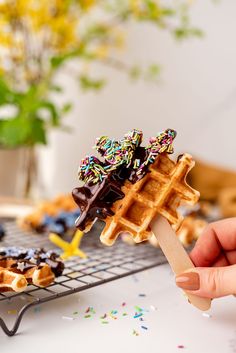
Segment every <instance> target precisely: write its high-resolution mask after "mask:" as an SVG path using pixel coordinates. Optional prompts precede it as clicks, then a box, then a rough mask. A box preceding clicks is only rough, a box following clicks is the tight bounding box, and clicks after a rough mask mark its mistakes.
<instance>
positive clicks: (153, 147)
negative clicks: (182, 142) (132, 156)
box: [134, 129, 176, 175]
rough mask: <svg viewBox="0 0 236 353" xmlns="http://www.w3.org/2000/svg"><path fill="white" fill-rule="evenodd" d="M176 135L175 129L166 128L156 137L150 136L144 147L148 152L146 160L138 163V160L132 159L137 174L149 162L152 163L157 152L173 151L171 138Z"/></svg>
mask: <svg viewBox="0 0 236 353" xmlns="http://www.w3.org/2000/svg"><path fill="white" fill-rule="evenodd" d="M175 137H176V131H175V130H171V129H167V130H165V131H163V132H160V133H159V134H158V135H157V136H156V137H151V138H150V139H149V145H148V146H146V147H145V149H146V150H147V152H148V156H147V158H146V160H145V161H144V162H143V163H142V164H141V165H140V160H135V161H134V169H138V170H137V175H139V174H141V173H142V171H143V168H145V166H147V165H148V164H150V163H154V161H155V159H156V157H157V156H158V154H160V153H163V152H166V153H173V152H174V149H173V140H174V138H175Z"/></svg>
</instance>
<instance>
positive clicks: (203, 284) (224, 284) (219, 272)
mask: <svg viewBox="0 0 236 353" xmlns="http://www.w3.org/2000/svg"><path fill="white" fill-rule="evenodd" d="M176 284H177V286H178V287H180V288H182V289H184V290H185V291H187V292H190V293H192V294H195V295H199V296H201V297H205V298H219V297H223V296H225V295H230V294H235V293H236V265H232V266H226V267H196V268H194V269H191V270H188V271H186V272H183V273H182V274H180V275H178V276H176Z"/></svg>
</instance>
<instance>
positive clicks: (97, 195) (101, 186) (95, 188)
mask: <svg viewBox="0 0 236 353" xmlns="http://www.w3.org/2000/svg"><path fill="white" fill-rule="evenodd" d="M118 180H119V181H118ZM122 180H123V179H122V177H121V174H120V175H117V180H115V177H114V175H113V176H112V178H110V177H109V176H108V177H107V178H105V179H103V181H102V182H101V183H98V184H95V185H90V184H85V185H84V186H83V187H80V188H75V189H74V190H73V191H72V196H73V198H74V200H75V202H76V203H77V205H78V206H79V208H80V212H81V214H80V217H79V218H78V220H77V221H76V223H75V225H76V227H78V228H79V229H81V230H84V229H85V228H86V227H87V225H89V224H90V223H91V222H93V221H94V220H95V219H97V218H98V219H105V218H106V217H107V216H112V215H113V214H114V213H113V211H112V210H111V207H112V205H113V203H114V202H115V201H117V200H120V199H122V198H123V197H124V193H123V192H122V190H121V186H122Z"/></svg>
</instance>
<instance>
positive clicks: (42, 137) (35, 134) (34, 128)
mask: <svg viewBox="0 0 236 353" xmlns="http://www.w3.org/2000/svg"><path fill="white" fill-rule="evenodd" d="M29 142H30V145H31V144H32V145H35V144H37V143H39V144H43V145H46V143H47V139H46V128H45V123H44V121H43V120H41V119H39V118H36V119H34V123H33V124H31V131H30V135H29Z"/></svg>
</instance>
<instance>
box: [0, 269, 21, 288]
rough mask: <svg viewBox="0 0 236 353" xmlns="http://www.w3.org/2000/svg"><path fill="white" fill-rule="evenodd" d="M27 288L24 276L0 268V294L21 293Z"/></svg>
mask: <svg viewBox="0 0 236 353" xmlns="http://www.w3.org/2000/svg"><path fill="white" fill-rule="evenodd" d="M26 287H27V280H26V278H25V277H24V275H21V274H19V273H15V272H13V271H11V270H7V269H6V268H2V267H0V292H7V291H14V292H22V291H24V290H25V288H26Z"/></svg>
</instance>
